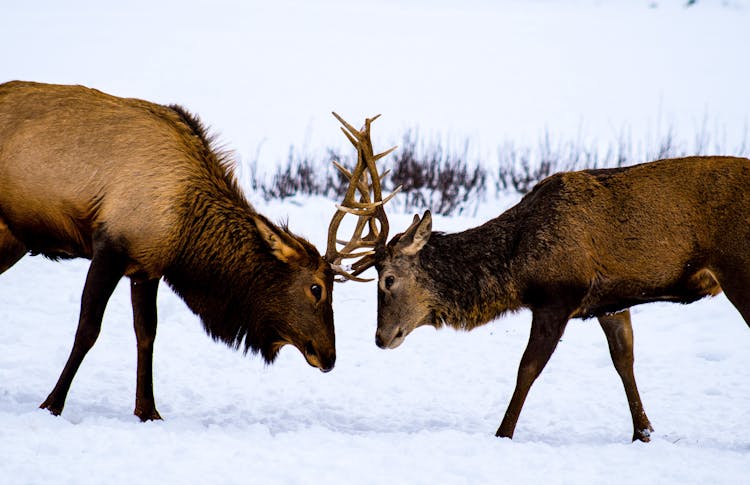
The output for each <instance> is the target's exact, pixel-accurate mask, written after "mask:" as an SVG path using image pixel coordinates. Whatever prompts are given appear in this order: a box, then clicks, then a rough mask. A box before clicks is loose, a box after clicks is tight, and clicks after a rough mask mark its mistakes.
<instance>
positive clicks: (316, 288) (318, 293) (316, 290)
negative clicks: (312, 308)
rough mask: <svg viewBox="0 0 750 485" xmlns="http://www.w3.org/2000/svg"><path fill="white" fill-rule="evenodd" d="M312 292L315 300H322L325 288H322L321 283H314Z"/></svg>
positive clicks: (311, 288)
mask: <svg viewBox="0 0 750 485" xmlns="http://www.w3.org/2000/svg"><path fill="white" fill-rule="evenodd" d="M310 293H312V296H313V297H314V298H315V301H320V299H321V298H322V297H323V288H321V287H320V285H312V286H311V287H310Z"/></svg>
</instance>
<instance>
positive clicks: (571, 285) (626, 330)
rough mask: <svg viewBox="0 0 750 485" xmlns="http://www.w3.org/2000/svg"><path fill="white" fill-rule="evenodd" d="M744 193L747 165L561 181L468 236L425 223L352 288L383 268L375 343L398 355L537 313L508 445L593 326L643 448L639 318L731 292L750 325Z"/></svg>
mask: <svg viewBox="0 0 750 485" xmlns="http://www.w3.org/2000/svg"><path fill="white" fill-rule="evenodd" d="M748 187H750V160H747V159H743V158H732V157H691V158H682V159H672V160H660V161H656V162H651V163H645V164H641V165H636V166H632V167H626V168H615V169H605V170H584V171H580V172H572V173H559V174H556V175H553V176H551V177H549V178H547V179H546V180H544V181H542V182H540V183H539V184H538V185H537V186H536V187H535V188H534V189H533V190H532V191H531V192H530V193H529V194H527V195H526V196H525V197H523V199H522V200H521V201H520V202H519V203H518V204H517V205H516V206H514V207H512V208H511V209H509V210H508V211H506V212H505V213H503V214H501V215H500V216H499V217H497V218H495V219H493V220H491V221H488V222H487V223H485V224H483V225H481V226H479V227H476V228H473V229H469V230H467V231H464V232H460V233H456V234H443V233H439V232H435V233H433V232H432V218H431V216H430V212H429V211H427V212H425V214H424V216H423V217H422V218H420V217H419V216H415V218H414V222H413V223H412V225H411V226H410V227H409V228H408V229H407V230H406V231H405V232H404V233H402V234H398V235H396V236H395V237H394V238H393V239H392V240H391V241H390V242H389V243H388V244H387V245H385V244H379V245H377V246H376V248H375V250H374V254H370V255H367V256H365V257H363V258H362V259H361V260H360V261H358V262H357V263H355V264H354V265H353V271H352V273H351V274H352V275H353V276H356V275H358V274H360V273H361V272H362V271H364V270H365V269H367V268H368V267H370V266H373V265H374V266H375V267H376V269H377V271H378V275H379V282H378V328H377V333H376V336H375V341H376V344H377V345H378V346H379V347H381V348H384V349H385V348H391V349H392V348H395V347H398V346H399V345H400V344H401V343H402V342H403V341H404V339H405V338H406V336H407V335H408V334H409V333H410V332H411V331H412V330H414V329H415V328H417V327H419V326H421V325H432V326H434V327H436V328H437V327H441V326H443V325H449V326H451V327H454V328H457V329H465V330H471V329H473V328H475V327H477V326H479V325H483V324H485V323H487V322H489V321H491V320H493V319H495V318H497V317H499V316H500V315H502V314H504V313H505V312H508V311H513V310H517V309H520V308H529V309H530V310H531V312H532V316H533V318H532V323H531V334H530V337H529V342H528V346H527V348H526V350H525V352H524V354H523V357H522V358H521V363H520V366H519V369H518V378H517V383H516V388H515V391H514V393H513V396H512V398H511V401H510V404H509V406H508V409H507V411H506V413H505V417H504V418H503V420H502V423H501V424H500V427H499V429H498V430H497V433H496V435H497V436H501V437H508V438H512V437H513V431H514V429H515V426H516V422H517V421H518V417H519V414H520V412H521V408H522V406H523V403H524V401H525V399H526V396H527V394H528V392H529V389H530V388H531V385H532V383H533V382H534V380H535V379H536V378H537V377H538V376H539V374H540V373H541V371H542V369H543V368H544V366H545V364H546V363H547V361H548V360H549V358H550V356H551V355H552V352H553V351H554V350H555V347H556V346H557V342H558V341H559V340H560V337H561V336H562V334H563V331H564V329H565V326H566V324H567V322H568V320H570V319H571V318H591V317H596V318H597V319H598V320H599V323H600V324H601V327H602V329H603V330H604V333H605V335H606V337H607V341H608V343H609V350H610V354H611V356H612V360H613V363H614V365H615V368H616V369H617V372H618V373H619V375H620V377H621V379H622V383H623V385H624V387H625V393H626V395H627V399H628V404H629V406H630V413H631V415H632V418H633V440H641V441H649V436H650V433H651V431H653V428H652V427H651V423H650V422H649V420H648V418H647V416H646V413H645V412H644V410H643V405H642V404H641V399H640V397H639V394H638V389H637V386H636V382H635V377H634V374H633V331H632V327H631V321H630V312H629V308H630V307H631V306H633V305H637V304H641V303H649V302H655V301H672V302H679V303H690V302H693V301H695V300H698V299H700V298H702V297H704V296H708V295H716V294H718V293H720V292H721V291H722V290H724V292H725V293H726V295H727V298H728V299H729V301H730V302H732V304H733V305H734V306H735V307H736V308H737V309H738V310H739V312H740V313H741V314H742V317H743V318H744V319H745V321H746V322H750V298H749V297H748V296H747V288H750V249H748V248H750V245H749V244H748V243H749V242H750V226H748V224H747V223H746V219H747V214H748V213H750V191H748ZM367 217H368V216H362V218H363V219H366V218H367ZM362 223H363V224H364V223H365V222H364V221H363V222H362ZM386 228H387V226H386ZM386 230H387V229H386ZM385 237H387V236H384V235H383V234H381V238H380V241H383V240H384V239H385Z"/></svg>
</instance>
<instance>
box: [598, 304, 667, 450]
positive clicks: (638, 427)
mask: <svg viewBox="0 0 750 485" xmlns="http://www.w3.org/2000/svg"><path fill="white" fill-rule="evenodd" d="M598 319H599V324H600V325H601V326H602V330H604V334H605V335H606V336H607V344H609V354H610V355H611V356H612V363H614V365H615V369H617V373H618V374H619V375H620V379H622V385H623V386H624V387H625V395H626V396H627V398H628V406H630V415H631V417H632V418H633V441H635V440H640V441H644V442H647V441H650V440H651V438H650V436H651V432H652V431H653V430H654V428H652V427H651V423H650V422H649V420H648V417H647V416H646V412H645V411H644V410H643V403H641V396H640V395H639V394H638V387H637V386H636V384H635V374H634V373H633V326H632V324H631V322H630V310H624V311H622V312H619V313H615V314H613V315H602V316H600V317H598Z"/></svg>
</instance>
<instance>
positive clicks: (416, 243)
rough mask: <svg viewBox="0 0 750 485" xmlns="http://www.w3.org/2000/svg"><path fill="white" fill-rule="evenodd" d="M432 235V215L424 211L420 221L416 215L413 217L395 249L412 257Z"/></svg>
mask: <svg viewBox="0 0 750 485" xmlns="http://www.w3.org/2000/svg"><path fill="white" fill-rule="evenodd" d="M431 234H432V214H430V211H429V210H427V211H425V213H424V215H423V216H422V219H420V218H419V216H418V215H415V216H414V222H412V223H411V226H409V229H407V230H406V232H404V235H403V236H401V238H400V239H399V241H398V243H397V244H396V248H397V249H398V250H399V251H400V252H402V253H403V254H406V255H409V256H413V255H415V254H417V253H418V252H419V251H421V250H422V248H423V247H424V245H425V244H427V241H429V239H430V235H431Z"/></svg>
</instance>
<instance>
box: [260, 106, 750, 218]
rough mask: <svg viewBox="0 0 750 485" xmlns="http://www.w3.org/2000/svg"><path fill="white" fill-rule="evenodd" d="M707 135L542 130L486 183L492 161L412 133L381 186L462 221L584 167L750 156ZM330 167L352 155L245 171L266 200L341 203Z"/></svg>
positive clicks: (500, 158) (512, 150)
mask: <svg viewBox="0 0 750 485" xmlns="http://www.w3.org/2000/svg"><path fill="white" fill-rule="evenodd" d="M720 132H721V130H714V131H711V130H709V129H708V123H707V121H706V120H704V122H703V124H702V126H701V127H699V128H698V129H697V130H696V133H695V135H694V138H693V140H692V143H688V142H686V141H684V140H682V139H680V138H678V137H677V135H676V134H675V130H674V129H673V128H671V127H670V128H668V129H667V130H666V131H664V132H660V131H657V132H656V133H655V134H654V135H653V137H647V138H646V139H645V140H641V141H639V142H637V143H636V142H634V141H633V137H632V135H631V132H630V131H629V130H622V131H621V132H620V133H619V135H618V136H617V137H616V140H615V141H614V142H610V143H608V144H602V143H600V142H598V141H596V140H585V139H584V138H583V137H581V136H579V137H577V138H575V139H573V140H571V139H562V138H555V137H553V136H552V135H551V134H550V133H549V132H548V131H547V132H545V133H544V134H543V136H542V137H540V139H539V141H538V142H537V143H536V144H534V145H532V146H528V145H527V146H517V145H516V144H515V143H513V142H506V143H504V144H502V145H501V146H500V148H499V149H498V152H497V153H498V155H497V165H496V167H497V169H496V172H495V173H494V176H493V177H492V178H493V179H494V180H493V181H494V187H490V185H492V182H490V181H488V171H487V167H488V166H492V162H493V161H491V160H490V161H486V160H485V161H483V162H482V163H479V162H477V161H472V162H471V163H470V162H469V160H468V158H469V156H468V153H469V143H468V142H465V143H464V145H463V147H462V148H461V149H459V150H452V149H451V148H450V147H449V144H448V143H446V142H445V141H442V140H437V141H434V140H433V141H428V142H425V141H423V140H419V137H418V136H417V132H416V130H414V131H411V130H410V131H408V132H407V133H406V134H405V135H404V137H403V139H402V142H401V143H400V146H399V149H398V150H396V152H394V154H393V155H392V156H390V157H388V159H386V160H387V161H386V162H385V164H386V166H385V168H390V169H391V174H390V175H389V176H388V177H386V179H385V180H384V182H383V184H384V188H385V189H386V190H387V191H392V190H393V189H394V188H395V187H396V186H398V185H402V186H403V193H402V195H399V196H398V197H397V198H396V199H395V201H394V203H395V204H397V205H398V204H399V202H397V201H399V200H400V201H401V204H402V206H403V209H404V210H406V211H412V210H417V211H419V210H423V209H427V208H429V209H431V210H433V211H434V212H435V213H439V214H444V215H450V214H461V213H463V212H465V211H467V210H471V209H472V208H475V207H476V206H477V205H478V204H479V203H480V202H481V201H482V200H483V199H484V198H485V196H486V194H487V191H488V190H489V189H490V188H494V195H495V196H497V195H500V194H501V193H505V192H508V191H515V192H517V193H521V194H524V193H526V192H528V191H529V190H531V188H532V187H534V185H535V184H536V183H537V182H539V181H541V180H542V179H544V178H545V177H547V176H549V175H551V174H553V173H555V172H560V171H570V170H581V169H585V168H605V167H619V166H623V165H632V164H635V163H640V162H644V161H649V160H656V159H660V158H670V157H678V156H686V155H707V154H724V155H737V156H747V155H750V143H748V129H747V127H746V129H745V137H744V138H743V140H742V141H741V143H740V144H739V145H738V146H736V147H734V148H731V147H730V148H728V147H727V146H728V143H726V140H725V139H723V138H722V137H720V136H717V135H716V133H720ZM331 160H337V161H339V162H341V163H342V164H343V165H345V166H349V167H351V166H353V165H354V160H352V159H351V156H350V155H343V156H342V155H341V154H340V153H338V152H336V151H335V150H332V149H329V150H328V151H327V153H326V155H325V156H323V157H320V158H314V157H312V156H310V155H307V154H300V153H298V152H296V151H295V150H294V148H291V149H290V150H289V156H288V158H287V160H286V162H285V163H282V164H280V165H279V166H278V168H277V169H276V172H275V173H274V174H273V176H272V177H271V179H270V181H267V179H266V178H265V177H263V176H261V174H259V173H258V171H257V164H255V163H254V164H252V165H251V167H250V180H249V185H250V187H251V188H252V189H253V190H254V191H256V192H258V193H261V194H262V195H263V197H264V198H265V199H266V200H270V199H274V198H279V199H283V198H286V197H291V196H294V195H298V194H304V195H322V196H325V197H330V198H332V199H340V198H341V197H342V196H343V195H344V193H345V191H346V188H347V186H348V180H346V178H345V177H344V176H343V175H342V174H341V173H339V172H338V171H337V170H335V169H334V168H333V166H332V164H331Z"/></svg>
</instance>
